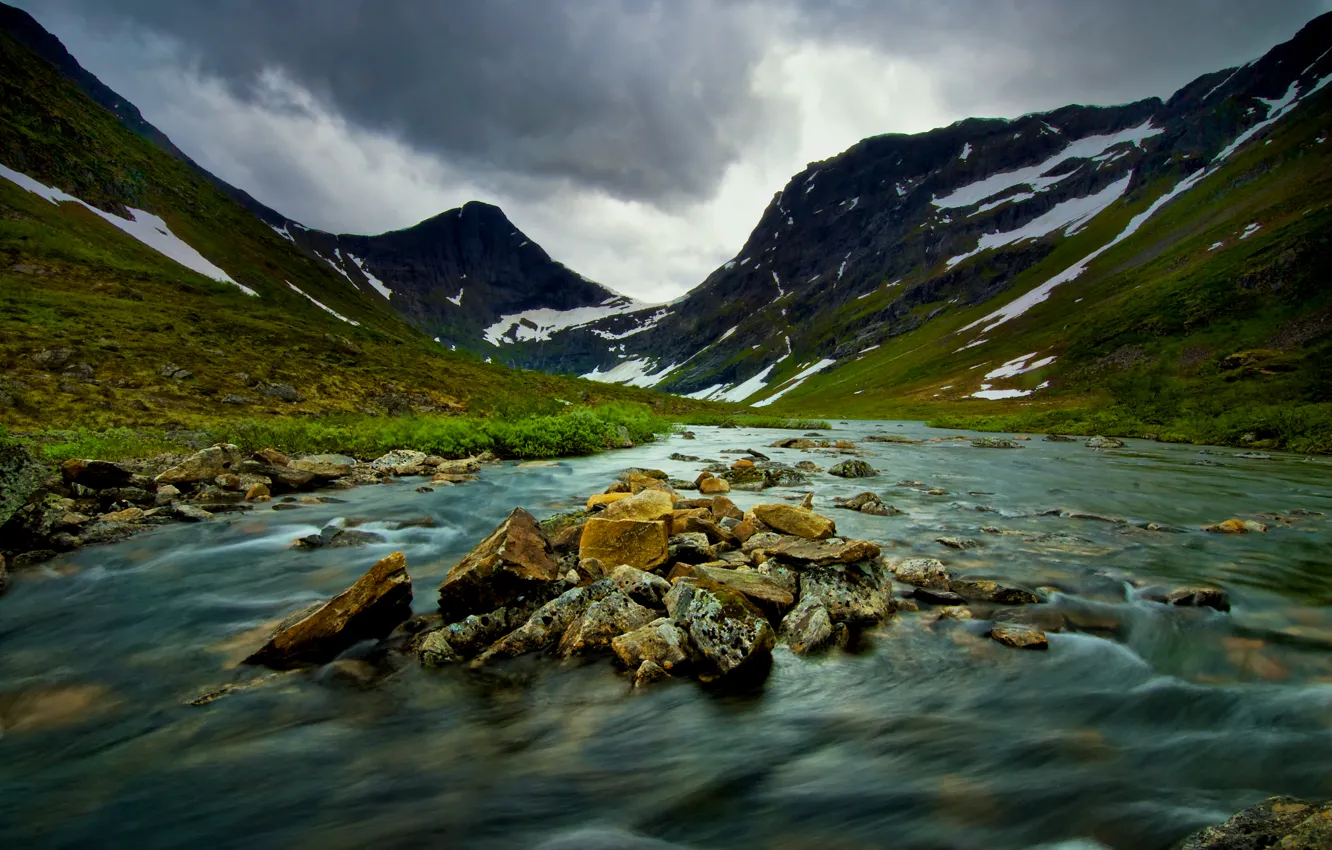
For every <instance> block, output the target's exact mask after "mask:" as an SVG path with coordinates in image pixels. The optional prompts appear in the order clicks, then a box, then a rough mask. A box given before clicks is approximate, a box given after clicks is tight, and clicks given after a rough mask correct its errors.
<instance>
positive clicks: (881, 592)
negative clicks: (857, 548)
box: [800, 560, 896, 626]
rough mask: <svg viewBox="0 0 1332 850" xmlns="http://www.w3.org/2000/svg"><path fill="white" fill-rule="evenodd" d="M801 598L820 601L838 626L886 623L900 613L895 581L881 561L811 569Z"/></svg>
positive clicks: (802, 582)
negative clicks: (896, 600)
mask: <svg viewBox="0 0 1332 850" xmlns="http://www.w3.org/2000/svg"><path fill="white" fill-rule="evenodd" d="M800 598H801V599H802V600H804V599H807V598H808V599H818V600H819V601H820V602H822V603H823V606H824V607H825V608H827V609H828V616H829V617H830V618H831V619H832V621H833V622H834V623H846V624H848V625H854V626H865V625H873V624H875V623H879V622H882V621H883V620H885V619H887V618H888V617H889V616H891V615H892V613H893V612H894V611H895V610H896V605H895V603H894V601H893V584H892V581H891V580H890V579H889V578H888V575H887V572H886V571H885V570H884V569H883V565H882V564H881V563H880V562H879V561H877V560H875V561H862V562H860V563H858V564H849V565H835V566H826V567H813V568H811V569H808V570H806V571H804V572H802V573H801V575H800Z"/></svg>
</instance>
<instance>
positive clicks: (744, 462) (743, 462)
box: [731, 457, 754, 469]
mask: <svg viewBox="0 0 1332 850" xmlns="http://www.w3.org/2000/svg"><path fill="white" fill-rule="evenodd" d="M753 468H754V461H752V460H749V459H748V458H743V457H742V458H740V459H739V460H737V461H736V462H735V463H733V464H731V469H753Z"/></svg>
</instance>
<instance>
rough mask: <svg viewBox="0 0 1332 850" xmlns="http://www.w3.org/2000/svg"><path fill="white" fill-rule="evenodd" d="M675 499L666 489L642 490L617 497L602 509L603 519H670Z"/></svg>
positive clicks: (644, 520)
mask: <svg viewBox="0 0 1332 850" xmlns="http://www.w3.org/2000/svg"><path fill="white" fill-rule="evenodd" d="M674 510H675V499H673V498H671V494H670V493H668V492H666V491H665V490H640V491H639V492H638V493H636V494H634V495H631V496H630V497H629V498H627V499H617V500H615V501H613V502H611V503H610V504H608V505H606V507H605V508H604V509H603V510H602V511H601V513H600V514H598V516H599V517H600V518H601V519H633V520H641V521H643V522H655V521H657V520H666V521H669V520H670V518H671V514H672V513H673V512H674Z"/></svg>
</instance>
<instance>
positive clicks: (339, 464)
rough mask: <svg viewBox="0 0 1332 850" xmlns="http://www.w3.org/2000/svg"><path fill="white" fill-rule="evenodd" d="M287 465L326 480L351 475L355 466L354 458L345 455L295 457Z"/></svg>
mask: <svg viewBox="0 0 1332 850" xmlns="http://www.w3.org/2000/svg"><path fill="white" fill-rule="evenodd" d="M287 466H288V467H290V468H292V469H297V470H300V471H301V472H308V473H310V474H311V475H313V476H314V477H315V478H323V479H326V480H327V479H333V478H341V477H342V476H344V475H351V473H352V470H354V469H355V468H356V458H354V457H348V456H347V455H307V456H306V457H299V458H296V459H295V460H293V461H291V462H290V463H289V464H287Z"/></svg>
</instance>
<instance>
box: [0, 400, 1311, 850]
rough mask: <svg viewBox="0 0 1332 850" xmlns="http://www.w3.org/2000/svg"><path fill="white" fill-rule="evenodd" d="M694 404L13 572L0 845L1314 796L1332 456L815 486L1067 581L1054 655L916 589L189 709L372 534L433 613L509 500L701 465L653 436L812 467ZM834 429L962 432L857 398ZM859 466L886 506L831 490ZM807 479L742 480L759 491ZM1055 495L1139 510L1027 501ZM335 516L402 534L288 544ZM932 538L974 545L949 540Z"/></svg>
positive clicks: (607, 827) (1202, 807) (965, 823)
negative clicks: (723, 685)
mask: <svg viewBox="0 0 1332 850" xmlns="http://www.w3.org/2000/svg"><path fill="white" fill-rule="evenodd" d="M694 430H695V431H696V433H697V434H698V439H697V440H694V441H686V440H682V439H680V438H679V437H673V438H671V439H669V440H666V441H663V442H660V443H656V444H651V445H646V446H641V447H638V448H635V449H629V450H622V451H616V452H610V453H606V454H603V455H600V456H596V457H590V458H583V459H574V460H564V461H560V462H558V463H556V464H552V465H536V466H530V465H529V466H522V465H518V464H514V463H506V464H504V465H503V466H499V467H488V468H486V469H485V470H484V472H483V473H482V476H481V481H479V482H477V483H473V484H468V485H461V486H455V487H448V488H441V489H438V490H436V491H435V492H432V493H418V492H416V490H415V488H416V487H417V486H419V484H420V483H421V481H420V480H419V479H417V480H411V481H404V482H403V483H400V484H393V485H385V486H376V487H363V488H360V489H356V490H351V491H345V492H337V493H333V494H332V495H335V496H337V497H338V498H339V499H342V500H344V501H343V502H340V503H332V504H323V505H317V506H309V507H303V508H302V509H300V510H292V511H273V510H270V509H268V508H260V509H258V510H255V511H254V512H252V513H249V514H245V515H230V516H229V517H227V518H224V519H220V520H219V521H216V522H213V523H206V524H197V525H193V524H179V525H173V526H168V527H163V528H160V529H157V530H154V531H152V532H149V533H146V534H143V535H140V536H138V537H134V538H132V539H130V540H127V541H125V542H122V543H119V544H115V545H110V546H102V547H95V548H89V549H86V550H83V551H80V552H77V553H73V554H70V555H67V556H63V557H61V558H59V559H57V560H55V561H52V562H49V563H47V564H45V565H43V566H42V567H41V568H39V569H36V570H32V571H28V572H24V573H21V574H18V575H16V576H15V584H14V587H13V589H12V590H11V591H10V593H9V594H8V595H7V596H6V597H4V598H3V599H0V718H4V719H5V723H6V725H5V729H4V733H3V737H0V845H3V846H5V847H20V846H22V847H88V846H99V847H100V846H125V847H136V848H148V847H176V846H181V845H186V844H190V845H197V846H207V847H211V848H225V847H244V848H270V847H271V848H279V847H280V848H299V847H319V848H353V847H365V846H376V847H398V846H413V847H420V846H433V847H450V848H487V849H488V848H511V847H548V848H554V847H569V848H574V847H605V848H611V847H645V848H646V847H687V848H700V849H701V848H783V850H785V848H810V847H817V848H820V850H851V848H879V847H893V848H982V847H983V848H1030V847H1060V848H1098V847H1110V848H1116V850H1118V848H1125V850H1127V848H1153V847H1165V846H1168V845H1169V844H1170V843H1171V842H1172V841H1174V840H1176V839H1178V838H1179V837H1181V836H1182V835H1184V834H1185V833H1187V832H1189V831H1191V830H1192V829H1194V828H1196V827H1198V826H1200V825H1202V824H1204V823H1209V822H1216V821H1219V820H1223V819H1224V818H1226V817H1228V816H1229V815H1230V814H1232V813H1234V812H1235V811H1238V810H1239V809H1241V808H1243V807H1245V806H1247V805H1250V804H1252V803H1253V802H1256V801H1257V800H1259V799H1262V798H1263V797H1266V796H1269V795H1272V794H1277V793H1286V794H1293V795H1296V796H1304V797H1310V798H1319V799H1325V798H1328V797H1332V465H1330V464H1329V463H1328V461H1327V459H1316V460H1306V459H1304V458H1300V457H1298V456H1289V455H1279V454H1278V455H1274V456H1273V457H1272V458H1271V459H1269V460H1246V459H1240V458H1237V457H1235V455H1236V452H1235V451H1234V450H1229V449H1216V450H1210V451H1211V453H1210V454H1201V453H1200V450H1199V449H1198V447H1195V446H1177V445H1164V444H1157V443H1149V442H1143V441H1129V445H1128V447H1127V448H1126V449H1123V450H1118V451H1093V450H1091V449H1088V448H1085V447H1084V446H1083V445H1082V443H1081V441H1079V442H1077V443H1049V442H1043V441H1040V440H1039V438H1036V439H1033V441H1031V442H1029V443H1026V444H1025V447H1024V448H1021V449H1018V450H998V449H979V448H973V447H972V446H971V445H969V443H966V442H936V443H922V444H914V445H905V444H880V443H866V444H864V445H863V448H864V449H865V450H866V459H867V460H869V461H870V463H871V464H873V465H874V466H875V467H877V468H878V469H879V470H881V474H880V475H879V476H878V477H877V478H872V479H862V480H852V481H843V480H840V479H835V478H832V477H830V476H828V475H826V474H819V475H816V476H815V486H814V488H813V489H815V491H816V498H817V501H816V506H815V507H816V510H819V511H820V512H822V513H825V514H826V515H828V516H831V517H833V518H835V519H836V520H837V522H838V526H839V530H840V531H841V532H842V533H843V534H845V535H848V536H853V537H862V538H867V539H871V540H874V541H877V542H879V543H881V544H882V545H883V546H884V547H885V556H886V557H888V558H890V559H894V558H900V557H904V556H908V555H912V556H930V557H940V558H942V559H943V560H945V561H946V562H947V563H948V564H949V566H950V567H951V568H952V569H953V570H954V572H955V573H967V574H976V575H987V576H993V577H997V578H1003V579H1006V580H1009V581H1014V582H1018V583H1021V584H1024V585H1026V586H1028V587H1033V588H1035V587H1048V588H1055V589H1057V591H1056V592H1054V593H1053V595H1052V596H1051V597H1050V602H1049V606H1050V607H1049V608H1048V610H1050V611H1058V612H1061V613H1062V614H1063V615H1064V616H1066V617H1067V619H1068V621H1069V622H1070V623H1071V624H1072V625H1070V627H1069V628H1067V629H1066V630H1065V631H1063V632H1061V633H1057V634H1053V633H1052V634H1051V635H1050V649H1049V651H1048V652H1044V653H1041V652H1029V651H1019V650H1013V649H1008V648H1006V647H1003V646H1000V645H998V644H997V643H995V642H993V641H991V640H989V639H987V638H985V637H984V636H983V634H984V632H983V631H978V625H979V624H975V623H971V624H968V623H960V624H956V625H955V626H954V627H948V628H945V627H943V625H942V624H937V625H936V624H933V623H931V622H930V618H929V617H928V616H927V615H926V614H924V613H919V614H918V613H905V614H902V615H901V616H899V617H897V618H895V619H894V620H892V621H890V622H889V623H887V624H886V625H884V626H883V627H881V628H879V629H877V630H876V631H874V632H873V633H871V634H870V635H869V636H868V637H869V639H868V641H867V642H866V643H865V645H863V646H861V647H859V648H858V649H857V651H855V652H835V653H833V654H831V655H827V656H824V657H820V658H812V659H805V658H798V657H795V656H793V655H791V654H790V653H789V652H788V651H786V650H785V649H784V648H782V647H779V648H778V650H777V651H776V661H775V664H774V667H773V670H772V673H771V676H770V677H769V679H768V681H767V682H766V685H765V686H764V687H763V688H762V690H761V691H759V692H753V693H744V694H735V693H731V694H723V693H714V692H710V691H707V690H705V689H703V688H701V687H699V686H698V685H696V684H694V683H692V682H688V681H680V682H667V683H663V684H661V685H659V686H656V687H652V688H648V689H640V690H638V691H634V690H632V689H631V688H630V686H629V684H628V680H627V679H626V678H625V677H624V675H623V674H621V673H620V672H618V671H617V670H616V669H615V667H614V666H613V664H612V663H611V661H610V660H608V659H597V660H592V661H585V662H580V663H561V662H558V661H556V660H554V659H549V658H524V659H519V660H517V661H514V662H510V663H507V664H504V665H500V666H499V667H497V668H496V669H494V670H491V671H487V672H482V673H473V672H470V671H468V670H465V669H461V668H446V669H439V670H426V669H422V668H420V667H419V666H417V665H415V664H406V665H404V666H403V667H402V668H401V669H400V670H398V671H397V672H395V673H394V674H392V675H390V676H388V677H386V678H383V679H381V680H379V681H377V682H375V683H374V684H373V685H371V686H362V685H360V684H358V682H357V680H356V679H355V677H349V676H348V675H345V671H342V670H337V669H333V668H324V669H321V670H313V671H304V672H298V673H294V674H289V675H285V676H280V677H274V678H273V679H272V680H271V681H267V682H265V683H264V684H262V685H261V686H257V687H254V688H251V689H249V690H243V691H239V692H236V693H234V694H231V695H229V696H226V697H224V698H222V699H218V700H216V701H214V702H211V703H209V704H207V705H203V706H192V705H189V704H187V703H188V701H189V700H190V699H191V698H193V697H195V696H198V695H199V694H201V693H204V692H207V691H209V690H211V689H214V688H216V687H218V686H219V685H221V684H224V683H228V682H233V681H244V680H247V679H252V678H254V677H257V676H260V675H263V673H262V671H256V670H250V669H248V668H238V667H237V662H238V661H239V659H240V658H241V657H243V655H244V654H245V652H246V651H247V650H248V649H252V648H254V646H255V644H254V643H253V638H254V637H255V636H256V635H258V634H261V633H262V630H263V629H264V628H265V624H268V623H271V621H273V620H274V619H275V618H278V617H280V616H282V615H283V614H284V613H286V612H288V611H290V610H291V609H293V608H296V607H300V606H301V605H302V604H304V603H307V602H309V601H312V600H315V599H319V598H323V597H327V596H329V595H332V594H334V593H337V592H339V591H341V590H342V589H344V588H345V587H347V586H348V585H349V584H351V583H352V582H353V581H354V580H355V579H356V578H357V576H359V575H360V574H361V573H362V572H364V571H365V569H366V568H368V567H369V565H370V564H371V563H373V562H374V560H376V559H377V558H378V557H382V556H383V555H384V554H387V553H388V552H390V551H394V550H401V551H403V552H405V553H406V555H407V562H408V570H409V572H410V573H411V575H412V578H413V585H414V589H415V601H414V608H415V609H416V611H417V612H419V613H424V612H427V611H429V610H431V609H432V607H433V606H434V602H435V593H434V590H435V587H436V586H437V585H438V583H439V581H440V580H441V579H442V577H443V576H444V574H445V573H446V572H447V570H448V569H449V567H450V566H452V565H453V564H454V563H455V562H456V561H457V560H458V559H459V558H460V557H462V556H463V555H464V554H465V553H466V552H467V551H468V550H469V549H470V548H471V547H472V545H474V544H475V543H476V542H478V541H479V540H480V539H481V538H482V537H484V536H485V534H486V533H488V532H489V531H490V530H491V529H492V528H493V527H494V526H495V525H496V523H498V522H499V520H500V519H502V518H503V517H504V515H505V514H507V513H508V512H509V511H510V510H511V509H512V508H513V507H514V506H517V505H521V506H524V507H526V508H527V509H529V510H530V511H532V512H533V513H534V514H536V515H537V516H538V517H541V516H545V515H547V514H549V513H551V512H554V511H557V510H561V509H567V508H569V507H573V506H577V505H580V504H581V502H582V501H583V500H584V499H585V498H586V496H587V495H588V494H590V493H593V492H600V491H601V490H602V489H604V488H605V487H606V486H607V485H608V484H609V483H610V482H611V481H612V480H613V479H614V476H615V475H616V473H617V472H618V471H619V470H620V469H622V468H624V467H627V466H646V467H656V468H660V469H664V470H666V471H667V472H669V473H670V474H671V475H673V476H678V477H683V478H691V479H692V478H693V477H694V476H695V475H696V474H697V472H698V470H699V469H701V464H700V463H691V462H682V461H671V460H669V459H668V456H669V455H670V454H671V453H672V452H685V453H687V454H690V455H698V456H701V457H704V458H708V457H711V458H724V457H728V456H727V455H723V454H721V451H722V450H723V449H743V448H750V447H752V448H758V449H760V450H761V451H764V452H766V453H767V454H769V455H771V456H772V457H773V458H774V459H775V460H784V461H787V462H791V463H794V462H795V461H798V460H806V459H813V460H815V461H816V462H818V463H819V464H820V465H821V466H825V467H826V466H829V465H830V464H831V463H832V462H834V461H835V458H830V457H826V456H822V455H818V454H809V453H802V452H799V451H794V450H779V449H767V448H762V447H763V446H765V445H766V444H767V443H770V442H771V441H772V440H774V439H776V438H777V437H779V436H786V435H787V433H788V432H775V431H760V430H745V429H715V428H695V429H694ZM824 433H825V434H826V435H827V436H828V437H829V438H845V439H859V438H862V437H864V436H866V435H869V434H874V433H890V434H895V435H903V436H913V437H918V438H928V437H931V436H947V435H950V434H958V433H962V432H953V431H935V430H931V429H928V428H925V427H924V426H923V425H921V424H919V423H893V422H856V423H849V424H848V423H843V424H839V425H837V426H835V427H834V428H832V429H831V430H828V431H825V432H824ZM1200 461H1201V462H1204V463H1209V464H1214V465H1199V462H1200ZM900 480H911V481H918V482H921V483H922V484H923V485H925V487H938V488H943V489H946V490H947V491H948V494H947V495H942V496H941V495H934V496H931V495H927V494H926V492H925V490H924V489H923V488H918V487H909V486H896V482H898V481H900ZM866 489H872V490H874V491H876V492H878V493H880V494H882V495H883V497H884V500H885V501H886V502H888V503H891V504H893V505H896V506H897V507H898V508H901V509H902V510H903V511H905V514H904V515H903V516H898V517H875V516H867V515H861V514H857V513H853V512H850V511H842V510H831V509H830V508H831V502H832V497H833V496H837V495H853V494H855V493H857V492H860V491H863V490H866ZM796 492H799V491H796V490H769V491H767V492H766V493H763V494H758V493H733V494H732V495H733V497H734V499H735V501H736V502H737V503H738V504H739V505H740V506H741V507H749V506H751V505H753V504H755V503H757V502H760V501H773V500H776V499H778V498H780V497H781V496H782V495H783V494H785V495H793V494H794V493H796ZM978 508H981V509H980V510H978ZM1050 508H1067V509H1070V510H1073V511H1085V512H1093V513H1095V514H1100V515H1106V516H1109V517H1114V518H1120V519H1123V520H1127V522H1125V523H1113V522H1106V521H1103V520H1098V519H1076V518H1066V517H1060V516H1037V515H1036V514H1039V513H1040V512H1042V511H1045V510H1047V509H1050ZM1297 510H1300V511H1308V512H1321V513H1322V514H1323V516H1321V517H1320V516H1316V515H1309V516H1297V517H1293V518H1292V521H1291V523H1290V524H1289V525H1287V524H1286V523H1283V522H1281V521H1276V520H1270V519H1269V520H1264V521H1265V522H1268V523H1269V525H1270V526H1271V529H1270V530H1269V531H1268V532H1267V533H1262V534H1247V535H1219V534H1206V533H1203V532H1201V531H1200V530H1199V528H1200V526H1201V525H1204V524H1207V523H1213V522H1217V521H1219V520H1223V519H1227V518H1229V517H1232V516H1237V517H1241V518H1251V517H1253V516H1254V515H1256V514H1261V513H1275V514H1280V515H1282V516H1287V517H1289V516H1291V514H1292V512H1294V511H1297ZM416 520H422V522H420V523H419V524H409V525H408V526H407V527H405V528H399V524H400V523H402V522H404V521H416ZM330 521H337V522H342V523H346V524H355V525H357V526H358V527H360V528H363V529H367V530H376V531H379V532H381V533H383V534H385V535H386V536H387V537H388V539H389V542H388V543H387V544H384V545H374V546H370V547H368V548H366V549H338V550H317V551H300V550H296V549H293V548H291V545H290V544H291V541H292V540H293V538H296V537H298V536H300V535H303V534H309V533H313V532H316V531H318V530H319V528H320V527H322V526H323V525H325V524H326V523H328V522H330ZM1146 522H1154V523H1159V524H1162V525H1166V526H1173V527H1176V528H1178V529H1180V530H1181V532H1180V533H1169V532H1161V531H1148V530H1145V529H1143V528H1140V527H1138V526H1140V525H1142V524H1144V523H1146ZM420 526H430V527H420ZM984 526H988V527H991V528H997V529H1001V530H1007V531H1027V532H1055V533H1059V534H1061V535H1062V536H1060V537H1055V538H1035V537H1031V536H1030V535H1028V538H1027V539H1025V540H1024V539H1023V536H1022V535H1020V534H1019V535H1014V534H995V533H992V532H988V533H987V532H985V531H982V530H981V529H982V527H984ZM940 535H951V536H961V537H969V538H972V539H975V540H978V541H980V542H981V543H982V545H981V546H980V547H978V548H976V549H971V550H967V551H961V552H957V551H951V550H948V549H945V548H943V547H942V546H940V545H939V544H938V543H936V542H935V540H934V538H936V537H938V536H940ZM1191 582H1209V583H1214V584H1216V585H1219V586H1220V587H1223V588H1224V589H1225V590H1226V591H1227V592H1228V593H1229V595H1230V599H1231V603H1232V606H1233V608H1232V610H1231V611H1230V612H1229V613H1228V614H1223V613H1220V612H1216V611H1212V610H1210V609H1193V608H1174V607H1167V606H1165V605H1161V604H1157V603H1154V602H1150V601H1146V600H1144V599H1141V598H1139V591H1138V590H1137V589H1136V588H1137V587H1142V586H1148V585H1157V584H1159V585H1161V586H1174V585H1177V584H1181V583H1191Z"/></svg>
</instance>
